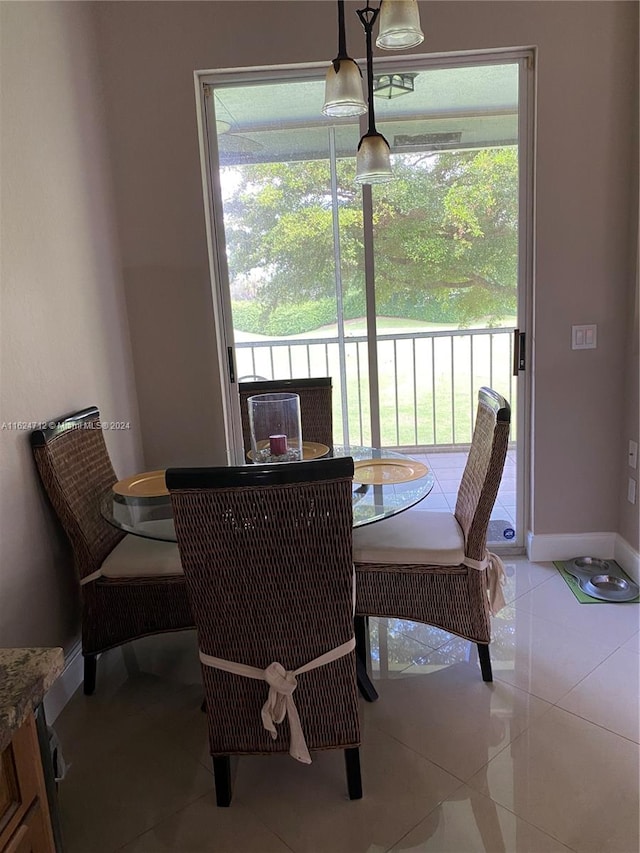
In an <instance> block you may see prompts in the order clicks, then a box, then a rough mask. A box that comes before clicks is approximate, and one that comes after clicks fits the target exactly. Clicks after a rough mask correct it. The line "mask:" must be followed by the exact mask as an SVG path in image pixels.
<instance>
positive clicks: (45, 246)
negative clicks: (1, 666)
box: [0, 2, 142, 648]
mask: <svg viewBox="0 0 640 853" xmlns="http://www.w3.org/2000/svg"><path fill="white" fill-rule="evenodd" d="M0 16H1V18H0V20H1V24H2V43H1V63H2V65H1V79H2V89H1V92H0V96H1V102H0V103H1V111H2V112H1V129H2V140H1V141H2V160H1V165H0V172H1V178H2V266H1V282H0V283H1V291H0V294H1V295H0V300H1V301H0V322H1V339H0V343H1V351H0V422H5V423H6V422H12V421H23V422H29V421H41V420H49V419H50V418H54V417H57V416H60V415H63V414H66V413H68V412H71V411H74V410H77V409H80V408H83V407H85V406H87V405H90V404H94V403H95V404H97V405H98V406H99V408H100V410H101V414H102V416H103V419H104V420H118V421H130V423H131V429H130V430H129V431H126V432H117V433H115V432H114V433H107V434H106V439H107V444H108V447H109V449H110V452H111V454H112V458H113V461H114V465H115V467H116V470H119V471H121V472H122V473H123V475H124V473H128V472H130V471H132V470H136V469H137V468H138V466H139V465H141V464H142V455H141V450H140V432H139V428H138V414H137V403H136V396H135V386H134V381H133V370H132V363H131V352H130V346H129V331H128V325H127V319H126V313H125V303H124V292H123V287H122V280H121V259H120V255H119V249H118V238H117V233H116V227H115V219H114V209H113V203H112V190H111V179H110V170H109V164H108V156H107V150H106V147H105V137H104V116H103V106H102V87H101V83H100V79H99V76H98V73H97V68H96V59H95V57H96V44H95V38H94V31H93V19H92V14H91V9H90V7H89V6H88V5H85V4H83V3H55V2H51V3H30V2H16V3H11V2H3V3H2V4H0ZM0 470H1V477H2V480H1V482H2V489H0V548H1V550H0V646H21V645H29V646H38V645H61V646H64V647H66V648H69V647H70V645H71V644H72V643H73V641H74V640H75V639H76V637H77V633H78V623H79V612H78V604H77V600H78V599H77V584H76V582H75V579H74V575H73V568H72V565H71V560H70V553H69V549H68V546H67V545H66V541H65V540H64V538H63V536H62V535H61V533H60V530H59V527H58V525H57V524H56V523H55V522H54V517H53V513H52V511H51V510H50V508H49V506H48V504H47V503H46V501H45V500H44V497H43V493H42V490H41V487H40V483H39V480H38V475H37V473H36V470H35V467H34V464H33V461H32V456H31V451H30V448H29V441H28V433H27V432H26V431H19V430H10V429H0Z"/></svg>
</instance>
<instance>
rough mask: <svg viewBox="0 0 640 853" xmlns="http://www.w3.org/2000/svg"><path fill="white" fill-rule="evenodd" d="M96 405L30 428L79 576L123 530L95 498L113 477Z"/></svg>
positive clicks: (101, 557)
mask: <svg viewBox="0 0 640 853" xmlns="http://www.w3.org/2000/svg"><path fill="white" fill-rule="evenodd" d="M99 423H100V412H99V411H98V409H96V408H95V407H91V408H89V409H83V410H82V411H80V412H76V413H75V414H72V415H67V416H65V417H64V418H61V419H60V420H59V421H58V422H57V423H56V425H55V426H54V427H51V428H49V429H39V430H35V431H34V432H32V433H31V436H30V439H31V447H32V449H33V455H34V457H35V461H36V465H37V468H38V471H39V473H40V476H41V478H42V482H43V484H44V487H45V490H46V492H47V494H48V496H49V499H50V501H51V503H52V505H53V508H54V510H55V511H56V513H57V514H58V517H59V518H60V521H61V523H62V526H63V527H64V530H65V532H66V534H67V536H68V537H69V540H70V542H71V544H72V546H73V553H74V559H75V563H76V569H77V572H78V574H79V576H80V578H84V577H86V576H87V575H90V574H92V573H93V572H95V571H96V570H97V569H99V568H100V566H101V565H102V562H103V561H104V559H105V558H106V556H107V555H108V554H109V553H110V552H111V551H112V550H113V548H115V546H116V545H117V544H118V542H119V541H120V540H121V539H122V538H123V536H124V535H125V534H124V533H123V532H122V531H120V530H116V528H115V527H112V526H111V525H110V524H108V522H106V521H105V520H104V518H103V517H102V516H101V514H100V506H99V498H100V496H101V495H102V494H104V493H105V492H106V491H107V490H108V489H109V488H110V486H112V485H113V484H114V483H115V482H116V475H115V472H114V470H113V466H112V464H111V460H110V458H109V453H108V451H107V447H106V444H105V441H104V436H103V433H102V430H101V429H100V426H99Z"/></svg>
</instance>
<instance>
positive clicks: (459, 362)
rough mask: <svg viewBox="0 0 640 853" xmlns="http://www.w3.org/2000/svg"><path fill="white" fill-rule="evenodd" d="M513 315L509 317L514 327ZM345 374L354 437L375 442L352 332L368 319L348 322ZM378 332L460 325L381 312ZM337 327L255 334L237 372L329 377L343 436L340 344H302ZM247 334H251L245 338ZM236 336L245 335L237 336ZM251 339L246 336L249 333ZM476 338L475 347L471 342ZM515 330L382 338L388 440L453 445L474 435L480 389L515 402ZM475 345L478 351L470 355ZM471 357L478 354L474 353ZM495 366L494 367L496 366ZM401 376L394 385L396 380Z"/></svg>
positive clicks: (364, 359)
mask: <svg viewBox="0 0 640 853" xmlns="http://www.w3.org/2000/svg"><path fill="white" fill-rule="evenodd" d="M514 319H515V318H509V321H507V320H505V321H504V325H505V326H507V327H508V326H511V323H513V322H514ZM345 327H346V329H345V331H346V341H345V373H346V387H347V408H348V422H349V440H350V442H351V443H352V444H359V443H362V444H370V443H371V434H370V430H369V426H368V424H369V414H370V412H369V364H368V356H367V349H366V343H364V342H363V343H356V342H355V341H349V336H356V335H361V334H364V333H365V332H366V323H365V321H364V320H363V319H359V320H350V321H348V322H347V323H346V324H345ZM378 330H379V331H381V332H383V333H384V334H391V333H393V332H394V331H396V332H399V333H403V332H404V333H406V332H410V331H427V330H428V331H432V330H438V331H458V327H457V326H453V325H450V326H444V325H443V324H430V323H421V322H419V321H414V320H402V319H397V318H378ZM336 334H337V331H336V327H335V326H331V327H323V328H322V329H317V330H314V331H313V332H308V333H306V334H305V335H295V336H292V337H291V338H286V339H284V338H280V339H277V340H286V341H287V342H290V344H291V345H290V346H283V347H270V346H269V341H273V340H274V339H273V338H261V339H259V340H257V339H256V336H255V335H251V337H250V339H251V340H254V341H256V343H257V344H262V346H258V347H257V348H256V351H255V352H256V355H255V365H254V364H253V363H252V362H251V356H250V351H249V350H246V349H242V348H241V349H238V350H237V351H236V358H237V363H238V375H239V376H241V377H242V376H243V375H253V374H258V375H261V376H265V377H267V378H271V377H275V378H287V377H289V376H327V375H328V376H332V377H333V384H334V394H333V399H334V433H335V436H336V441H337V442H338V443H340V442H342V441H344V436H343V431H342V414H341V387H340V373H341V371H340V361H339V350H338V345H337V344H336V343H326V344H325V343H320V344H310V345H307V344H305V340H308V339H316V340H317V339H319V338H331V337H335V336H336ZM247 337H248V336H247ZM236 338H237V340H238V341H240V340H242V337H241V333H240V334H236ZM245 339H246V338H245ZM472 340H473V345H472V343H471V342H472ZM510 345H511V335H510V334H509V333H507V332H501V331H500V329H499V328H496V330H495V334H492V335H491V336H489V335H476V336H473V338H472V336H471V335H464V336H463V337H457V336H456V337H449V336H445V337H442V338H427V339H418V340H415V342H414V341H413V340H401V341H380V342H379V344H378V374H379V377H380V423H381V435H382V445H383V446H391V447H393V446H413V445H427V446H428V445H454V444H468V443H469V442H470V441H471V430H472V422H473V421H472V419H473V415H474V413H475V408H476V403H477V394H478V389H479V388H480V386H481V385H491V386H492V387H494V388H495V389H496V390H497V391H499V392H500V393H501V394H504V396H505V397H507V399H509V400H510V401H511V404H512V408H515V403H516V401H515V383H514V382H513V380H512V378H511V355H510ZM472 347H473V354H472ZM472 355H473V357H472ZM492 364H493V370H492V369H491V365H492ZM396 376H397V385H396V381H395V379H396Z"/></svg>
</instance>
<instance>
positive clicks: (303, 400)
mask: <svg viewBox="0 0 640 853" xmlns="http://www.w3.org/2000/svg"><path fill="white" fill-rule="evenodd" d="M238 389H239V393H240V412H241V416H242V439H243V441H244V449H245V453H248V452H249V451H250V450H251V432H250V429H249V410H248V407H247V400H248V399H249V397H252V396H253V395H254V394H277V393H284V392H289V393H291V394H299V395H300V420H301V423H302V439H303V441H315V442H319V443H320V444H326V445H327V447H330V448H332V447H333V410H332V384H331V377H330V376H323V377H319V378H315V379H276V380H273V381H272V380H265V381H264V382H240V383H239V384H238Z"/></svg>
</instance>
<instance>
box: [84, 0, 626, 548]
mask: <svg viewBox="0 0 640 853" xmlns="http://www.w3.org/2000/svg"><path fill="white" fill-rule="evenodd" d="M357 6H358V4H357V3H351V2H350V3H348V4H347V21H348V27H349V31H348V41H349V44H350V46H351V50H352V53H353V54H355V55H358V54H359V55H361V54H362V53H363V52H364V48H363V42H362V31H361V28H360V24H359V22H358V20H357V18H356V16H355V12H354V10H355V8H356V7H357ZM94 8H95V12H96V15H97V19H98V23H99V33H100V54H101V58H102V61H103V69H104V74H105V78H104V79H105V92H106V94H107V106H108V127H109V133H110V139H111V144H112V151H113V158H114V161H113V162H114V178H115V182H116V190H117V206H118V219H119V222H120V225H121V231H122V234H123V241H122V252H123V275H124V280H125V284H126V291H127V302H128V308H129V316H130V322H131V327H132V331H133V347H134V359H135V369H136V375H137V379H138V388H139V401H140V411H141V418H142V429H143V439H144V446H145V453H146V459H147V463H148V464H149V465H150V466H156V465H157V466H161V465H167V464H173V463H191V464H200V463H202V462H219V463H222V462H223V461H224V459H223V456H222V454H221V452H220V448H221V436H222V414H221V402H220V394H219V389H218V365H217V361H216V355H215V351H214V349H213V347H212V341H213V336H214V334H215V330H214V325H213V319H212V311H211V297H210V292H209V275H208V268H207V255H206V246H205V234H204V219H203V200H202V190H201V182H200V164H199V158H198V140H197V131H196V123H195V106H194V92H193V71H194V70H196V69H213V68H222V67H232V66H251V65H269V64H275V65H278V64H285V63H294V62H309V61H317V60H324V61H329V60H330V59H331V58H332V57H333V56H334V54H335V49H336V21H335V4H333V3H329V2H237V3H227V2H211V3H204V2H202V3H201V2H193V3H192V2H167V3H165V2H160V3H155V2H149V3H96V4H94ZM421 14H422V21H423V24H424V28H425V32H426V41H425V43H424V44H423V45H421V46H420V47H419V48H417V49H415V51H414V52H416V53H418V52H440V51H458V50H474V49H480V48H496V47H506V46H528V45H537V46H538V48H539V56H538V59H539V61H538V152H537V153H538V159H537V246H536V268H537V281H536V293H535V309H536V310H535V352H534V363H533V369H534V371H535V388H534V400H533V406H534V412H533V430H534V435H533V442H534V447H533V450H534V463H533V466H534V467H533V477H534V482H535V499H534V503H533V518H532V528H533V530H534V531H535V532H536V533H542V534H552V533H581V532H590V531H591V532H602V531H616V530H617V529H618V525H619V523H620V522H619V519H620V493H621V489H622V474H621V460H622V458H623V440H622V437H621V435H620V429H619V428H617V427H616V426H615V425H614V426H612V423H611V417H610V416H611V413H616V412H619V411H620V406H621V401H623V400H625V399H626V397H625V389H624V379H623V377H624V375H625V374H624V367H625V351H626V352H627V353H629V352H630V353H631V354H633V352H634V345H633V341H632V340H630V339H629V338H630V336H631V337H633V336H634V335H636V336H637V328H636V329H635V330H634V329H630V327H629V324H628V322H627V316H628V305H629V293H630V288H631V287H632V285H633V249H632V246H633V240H632V231H631V230H630V228H629V222H630V219H634V218H635V216H636V210H635V208H634V206H633V203H632V195H633V176H634V174H635V176H636V178H637V164H636V159H637V136H634V122H637V70H636V69H637V33H638V20H637V19H638V8H637V4H635V3H628V2H559V0H554V2H553V3H551V2H455V0H452V2H446V3H443V2H434V3H429V2H425V3H421ZM634 139H635V142H634ZM634 239H635V238H634ZM575 323H597V324H598V349H597V350H594V351H579V352H576V351H572V350H571V348H570V331H571V325H572V324H575ZM169 341H170V342H171V346H169V345H168V342H169ZM625 348H627V349H626V350H625ZM635 348H636V349H635V351H637V344H635ZM629 378H630V379H631V381H632V380H633V377H629ZM627 381H628V380H627ZM627 396H628V395H627ZM628 420H629V421H630V422H631V423H630V425H629V429H635V430H636V434H637V425H636V424H637V419H635V418H634V417H633V416H632V415H629V418H628ZM629 437H632V436H629ZM625 488H626V479H625ZM622 532H623V533H624V535H627V536H629V537H630V540H629V541H630V544H631V545H632V546H633V547H635V548H638V537H637V528H636V530H635V533H634V530H633V525H627V524H625V526H624V530H623V531H622Z"/></svg>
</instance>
